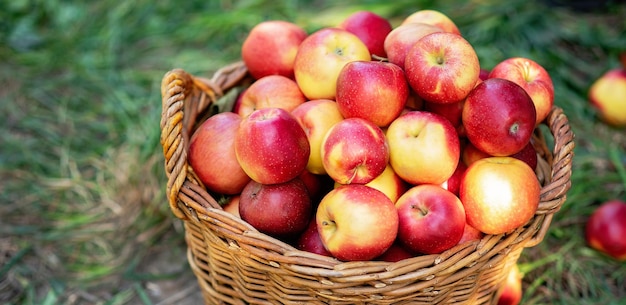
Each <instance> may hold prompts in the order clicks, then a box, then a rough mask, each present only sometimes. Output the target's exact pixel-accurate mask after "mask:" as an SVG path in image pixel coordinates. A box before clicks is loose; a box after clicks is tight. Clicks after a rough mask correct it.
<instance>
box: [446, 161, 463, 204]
mask: <svg viewBox="0 0 626 305" xmlns="http://www.w3.org/2000/svg"><path fill="white" fill-rule="evenodd" d="M466 170H467V165H465V163H464V162H458V164H457V165H456V169H455V170H454V173H452V176H450V178H448V180H446V181H445V182H444V183H442V184H441V187H442V188H444V189H446V190H448V191H449V192H450V193H452V194H454V195H456V196H458V195H459V187H460V186H461V179H463V174H465V171H466Z"/></svg>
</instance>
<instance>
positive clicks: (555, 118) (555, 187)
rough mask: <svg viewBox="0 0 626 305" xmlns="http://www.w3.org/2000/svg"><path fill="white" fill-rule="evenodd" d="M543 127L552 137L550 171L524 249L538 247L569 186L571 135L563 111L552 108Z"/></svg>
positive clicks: (571, 151)
mask: <svg viewBox="0 0 626 305" xmlns="http://www.w3.org/2000/svg"><path fill="white" fill-rule="evenodd" d="M546 124H547V125H548V128H549V129H550V133H552V136H553V138H554V148H553V150H552V152H553V153H552V158H551V159H552V160H551V164H550V165H551V172H550V177H548V179H549V180H548V181H547V184H546V185H545V186H544V187H542V188H541V194H540V198H541V199H540V203H539V207H538V209H537V214H538V215H543V216H544V217H543V221H542V222H541V223H540V227H539V230H538V231H537V233H536V234H535V236H534V237H533V238H531V239H529V240H528V242H527V243H526V245H525V247H534V246H536V245H538V244H539V243H540V242H541V241H542V240H543V239H544V237H545V235H546V233H547V232H548V229H549V227H550V223H551V222H552V217H553V215H554V213H556V212H558V211H559V210H560V209H561V206H562V205H563V203H564V202H565V200H566V197H567V196H566V193H567V191H568V190H569V189H570V187H571V177H572V159H573V157H574V147H575V144H574V133H573V132H572V129H571V127H570V125H569V122H568V119H567V116H565V114H564V113H563V109H561V108H559V107H556V106H555V107H552V110H551V111H550V114H549V115H548V117H547V118H546Z"/></svg>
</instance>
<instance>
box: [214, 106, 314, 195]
mask: <svg viewBox="0 0 626 305" xmlns="http://www.w3.org/2000/svg"><path fill="white" fill-rule="evenodd" d="M234 146H235V154H236V156H237V161H239V164H240V165H241V168H242V169H243V171H244V172H245V173H246V174H247V175H248V176H249V177H250V178H251V179H252V180H254V181H256V182H259V183H263V184H274V183H283V182H287V181H289V180H291V179H293V178H296V177H297V176H298V175H300V174H301V173H302V171H304V170H305V169H306V165H307V162H308V161H309V155H310V149H311V148H310V146H309V141H308V139H307V136H306V133H305V132H304V130H303V129H302V127H300V124H298V121H296V119H295V118H294V117H293V116H292V115H291V114H290V113H289V112H287V110H284V109H281V108H263V109H258V110H255V111H253V112H252V113H251V114H250V115H249V116H247V117H246V118H243V119H242V121H241V123H240V125H239V129H238V131H237V134H236V135H235V144H234ZM218 164H219V163H218Z"/></svg>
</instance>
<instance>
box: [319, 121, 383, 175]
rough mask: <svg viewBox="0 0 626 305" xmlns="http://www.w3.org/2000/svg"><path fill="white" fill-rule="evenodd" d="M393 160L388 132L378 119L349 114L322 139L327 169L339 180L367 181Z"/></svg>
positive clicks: (323, 159)
mask: <svg viewBox="0 0 626 305" xmlns="http://www.w3.org/2000/svg"><path fill="white" fill-rule="evenodd" d="M388 162H389V146H388V145H387V141H386V139H385V134H384V133H383V131H382V130H381V129H380V127H378V126H376V125H374V123H372V122H370V121H368V120H365V119H361V118H348V119H344V120H342V121H341V122H339V123H337V124H335V125H334V126H333V127H331V128H330V130H328V132H327V133H326V136H325V137H324V140H323V142H322V163H323V164H324V168H325V169H326V173H327V174H328V175H329V176H330V177H331V178H333V180H335V182H337V183H339V184H351V183H357V184H365V183H368V182H370V181H372V180H374V178H376V177H377V176H378V175H380V174H382V173H383V171H384V170H385V167H386V166H387V163H388Z"/></svg>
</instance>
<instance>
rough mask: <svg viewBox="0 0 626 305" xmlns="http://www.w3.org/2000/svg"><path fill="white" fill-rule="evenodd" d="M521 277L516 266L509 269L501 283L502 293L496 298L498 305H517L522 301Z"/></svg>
mask: <svg viewBox="0 0 626 305" xmlns="http://www.w3.org/2000/svg"><path fill="white" fill-rule="evenodd" d="M522 278H523V275H522V273H521V272H520V270H519V266H518V265H517V264H515V265H513V266H512V267H511V270H509V273H508V274H507V275H506V278H505V279H504V283H502V285H503V287H502V291H501V292H500V295H499V296H498V305H518V304H519V303H520V302H521V301H522V296H523V294H522Z"/></svg>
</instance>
